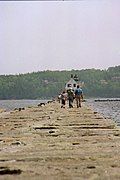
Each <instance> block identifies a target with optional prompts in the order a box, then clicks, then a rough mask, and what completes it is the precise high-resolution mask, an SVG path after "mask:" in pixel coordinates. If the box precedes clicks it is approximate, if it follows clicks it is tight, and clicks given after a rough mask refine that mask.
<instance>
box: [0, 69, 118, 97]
mask: <svg viewBox="0 0 120 180" xmlns="http://www.w3.org/2000/svg"><path fill="white" fill-rule="evenodd" d="M71 74H77V76H78V78H79V80H80V82H81V83H82V89H83V91H84V94H85V96H86V97H115V98H117V97H118V98H120V66H115V67H109V68H108V69H107V70H100V69H84V70H71V71H49V70H47V71H39V72H32V73H27V74H19V75H0V99H48V98H52V97H55V96H57V95H58V94H59V93H60V92H61V91H62V90H63V89H64V87H65V84H66V83H67V81H69V79H70V77H71Z"/></svg>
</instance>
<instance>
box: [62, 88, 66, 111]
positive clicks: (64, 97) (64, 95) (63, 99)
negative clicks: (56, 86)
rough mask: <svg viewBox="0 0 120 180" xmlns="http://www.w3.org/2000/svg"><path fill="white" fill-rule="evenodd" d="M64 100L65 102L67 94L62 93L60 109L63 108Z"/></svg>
mask: <svg viewBox="0 0 120 180" xmlns="http://www.w3.org/2000/svg"><path fill="white" fill-rule="evenodd" d="M66 100H67V93H66V92H65V91H63V92H62V93H61V108H65V104H66Z"/></svg>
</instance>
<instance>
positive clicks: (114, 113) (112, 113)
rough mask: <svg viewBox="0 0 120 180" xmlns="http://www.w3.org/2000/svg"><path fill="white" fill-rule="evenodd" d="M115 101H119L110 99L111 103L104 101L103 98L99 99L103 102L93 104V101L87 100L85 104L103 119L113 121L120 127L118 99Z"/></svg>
mask: <svg viewBox="0 0 120 180" xmlns="http://www.w3.org/2000/svg"><path fill="white" fill-rule="evenodd" d="M109 99H110V98H109ZM115 99H117V100H119V101H113V100H114V99H112V98H111V99H110V100H112V101H105V100H106V99H105V98H100V100H104V101H99V102H95V99H87V102H86V103H87V104H88V105H89V106H91V107H92V108H93V109H94V110H95V111H97V112H98V113H100V114H102V115H103V116H104V117H106V118H110V119H113V120H114V121H115V122H116V123H117V125H118V126H120V98H115Z"/></svg>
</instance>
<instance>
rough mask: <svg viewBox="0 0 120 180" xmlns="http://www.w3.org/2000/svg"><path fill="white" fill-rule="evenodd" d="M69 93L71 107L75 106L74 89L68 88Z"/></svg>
mask: <svg viewBox="0 0 120 180" xmlns="http://www.w3.org/2000/svg"><path fill="white" fill-rule="evenodd" d="M67 94H68V102H69V108H73V100H74V91H73V90H72V88H70V89H68V90H67Z"/></svg>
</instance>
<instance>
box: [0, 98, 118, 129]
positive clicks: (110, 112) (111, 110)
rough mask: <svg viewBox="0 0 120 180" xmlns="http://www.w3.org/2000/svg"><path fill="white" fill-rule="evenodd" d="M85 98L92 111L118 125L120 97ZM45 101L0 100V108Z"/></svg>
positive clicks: (11, 107) (21, 106) (23, 105)
mask: <svg viewBox="0 0 120 180" xmlns="http://www.w3.org/2000/svg"><path fill="white" fill-rule="evenodd" d="M85 100H86V101H85V104H86V105H88V106H90V107H91V108H92V109H93V110H94V111H96V112H98V113H100V114H102V115H103V116H104V117H106V118H110V119H112V120H113V121H115V123H116V124H117V125H118V126H120V98H114V99H113V98H109V99H106V98H100V99H95V98H90V99H85ZM47 101H49V100H24V99H23V100H0V109H5V110H6V111H11V110H14V109H15V108H23V107H32V106H37V105H38V104H39V103H42V102H44V103H46V102H47Z"/></svg>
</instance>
